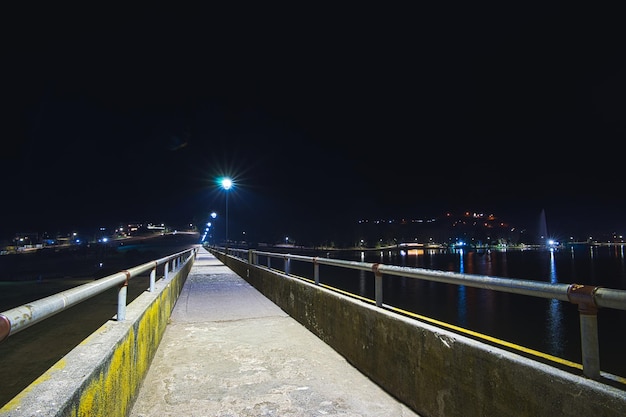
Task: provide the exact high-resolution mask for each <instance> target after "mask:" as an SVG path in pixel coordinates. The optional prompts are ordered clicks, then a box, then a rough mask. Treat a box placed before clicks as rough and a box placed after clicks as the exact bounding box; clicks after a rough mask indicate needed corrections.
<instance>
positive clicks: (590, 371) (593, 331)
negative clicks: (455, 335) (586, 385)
mask: <svg viewBox="0 0 626 417" xmlns="http://www.w3.org/2000/svg"><path fill="white" fill-rule="evenodd" d="M598 288H599V287H592V286H588V285H579V284H572V285H570V286H569V288H568V290H567V297H568V298H569V300H570V301H571V302H572V303H574V304H577V305H578V312H579V315H580V342H581V348H582V359H583V374H585V376H587V377H589V378H592V379H600V347H599V345H598V306H597V305H596V302H595V299H594V295H595V293H596V291H597V290H598Z"/></svg>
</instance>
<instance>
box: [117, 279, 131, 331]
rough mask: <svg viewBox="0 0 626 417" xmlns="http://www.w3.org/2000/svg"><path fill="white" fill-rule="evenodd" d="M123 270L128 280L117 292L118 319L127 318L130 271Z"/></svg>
mask: <svg viewBox="0 0 626 417" xmlns="http://www.w3.org/2000/svg"><path fill="white" fill-rule="evenodd" d="M122 272H124V273H125V274H126V281H124V282H123V283H122V284H121V285H120V289H119V290H118V292H117V321H124V320H126V295H127V294H128V280H129V279H130V272H128V271H122Z"/></svg>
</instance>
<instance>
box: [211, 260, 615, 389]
mask: <svg viewBox="0 0 626 417" xmlns="http://www.w3.org/2000/svg"><path fill="white" fill-rule="evenodd" d="M220 249H221V248H213V250H220ZM227 255H232V256H235V257H237V258H240V259H242V260H243V261H245V262H247V263H249V264H251V265H258V266H262V265H259V262H258V259H259V256H265V257H266V258H267V268H271V259H273V258H279V259H284V260H297V261H302V262H308V263H312V264H313V268H314V270H313V276H314V281H315V284H316V285H320V281H319V265H328V266H335V267H340V268H348V269H355V270H361V271H369V272H372V273H374V277H375V302H376V306H377V307H382V306H383V285H382V277H383V275H384V274H386V275H393V276H401V277H407V278H416V279H422V280H426V281H435V282H441V283H446V284H454V285H463V286H466V287H473V288H482V289H487V290H493V291H499V292H508V293H514V294H521V295H528V296H532V297H540V298H547V299H557V300H561V301H568V302H571V303H573V304H576V305H577V306H578V311H579V318H580V331H581V348H582V362H583V364H582V365H583V373H584V374H585V375H586V376H588V377H590V378H592V379H599V378H600V350H599V344H598V322H597V313H598V309H599V308H612V309H617V310H625V311H626V290H618V289H611V288H603V287H594V286H588V285H580V284H563V283H545V282H539V281H532V280H523V279H510V278H502V277H495V276H487V275H469V274H462V273H457V272H447V271H436V270H430V269H423V268H413V267H404V266H395V265H385V264H380V263H368V262H357V261H346V260H341V259H329V258H320V257H312V256H303V255H292V254H288V253H275V252H264V251H258V250H253V249H237V248H229V249H228V253H227ZM285 273H286V274H287V275H289V271H288V269H286V270H285Z"/></svg>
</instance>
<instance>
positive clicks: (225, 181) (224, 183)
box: [220, 177, 233, 254]
mask: <svg viewBox="0 0 626 417" xmlns="http://www.w3.org/2000/svg"><path fill="white" fill-rule="evenodd" d="M220 185H221V187H222V188H223V189H224V191H226V253H227V254H228V190H230V189H231V188H232V187H233V180H231V179H230V178H228V177H224V178H222V179H221V180H220Z"/></svg>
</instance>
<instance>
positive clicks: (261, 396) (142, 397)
mask: <svg viewBox="0 0 626 417" xmlns="http://www.w3.org/2000/svg"><path fill="white" fill-rule="evenodd" d="M262 415H263V416H265V415H272V416H281V417H286V416H320V415H342V416H385V417H386V416H397V417H403V416H417V414H416V413H415V412H413V411H412V410H411V409H410V408H408V407H407V406H405V405H404V404H402V403H401V402H399V401H397V400H396V399H395V398H394V397H392V396H391V395H389V394H388V393H386V392H385V391H384V390H382V389H381V388H380V387H379V386H378V385H376V384H375V383H374V382H372V381H371V380H370V379H369V378H367V377H366V376H365V375H363V374H362V373H360V372H359V371H358V370H357V369H356V368H354V367H353V366H352V365H350V364H349V363H348V362H347V361H346V360H345V359H344V358H343V357H342V356H341V355H339V354H338V353H337V352H336V351H335V350H333V349H332V348H331V347H330V346H328V345H327V344H326V343H324V342H323V341H322V340H320V339H319V338H318V337H317V336H315V335H314V334H313V333H311V332H310V331H309V330H308V329H306V328H305V327H304V326H302V325H301V324H300V323H298V322H297V321H296V320H295V319H292V318H291V317H290V316H289V315H288V314H286V313H285V312H284V311H283V310H281V309H280V308H279V307H278V306H276V305H275V304H274V303H272V302H271V301H270V300H268V299H267V298H266V297H265V296H263V295H262V294H261V293H260V292H258V291H257V290H256V289H255V288H254V287H252V286H251V285H250V284H248V283H247V282H246V281H245V280H243V279H242V278H240V277H239V276H238V275H237V274H235V273H234V272H232V271H231V270H230V269H229V268H228V267H226V266H225V265H224V264H222V263H221V262H220V261H219V260H217V259H216V258H215V257H214V256H213V255H211V254H210V253H208V252H207V251H206V250H205V249H204V248H201V249H200V251H199V252H198V255H197V258H196V260H195V263H194V265H193V267H192V269H191V271H190V273H189V276H188V277H187V281H186V283H185V285H184V287H183V290H182V293H181V295H180V297H179V299H178V301H177V302H176V305H175V307H174V310H173V312H172V315H171V322H170V323H169V324H168V325H167V328H166V330H165V333H164V335H163V339H162V340H161V343H160V345H159V347H158V350H157V352H156V355H155V357H154V359H153V361H152V363H151V365H150V369H149V370H148V373H147V375H146V378H145V380H144V381H143V384H142V386H141V389H140V392H139V394H138V396H137V400H136V402H135V404H134V406H133V408H132V410H131V413H130V416H131V417H151V416H155V417H157V416H158V417H167V416H176V417H179V416H262Z"/></svg>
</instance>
